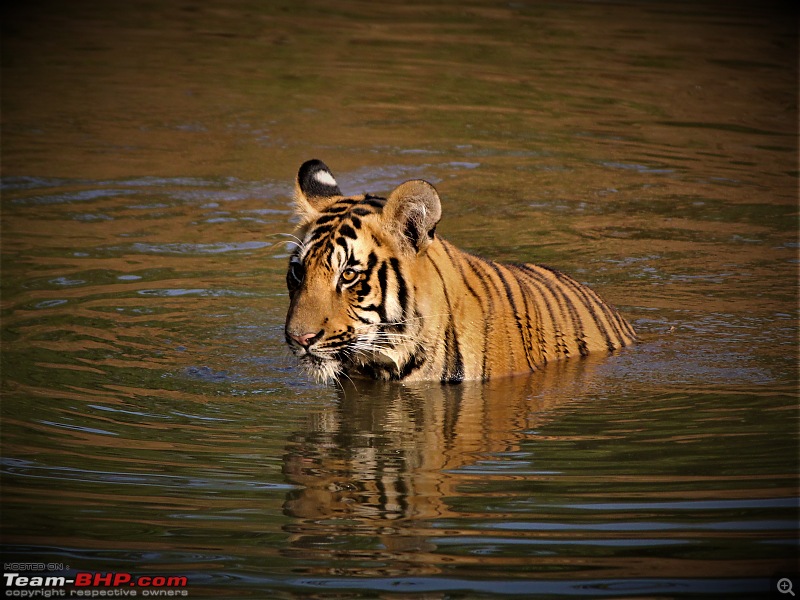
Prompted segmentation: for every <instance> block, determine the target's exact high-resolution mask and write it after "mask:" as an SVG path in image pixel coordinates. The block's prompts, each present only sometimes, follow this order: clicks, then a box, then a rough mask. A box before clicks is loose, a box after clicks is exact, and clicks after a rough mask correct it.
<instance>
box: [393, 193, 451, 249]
mask: <svg viewBox="0 0 800 600" xmlns="http://www.w3.org/2000/svg"><path fill="white" fill-rule="evenodd" d="M382 216H383V220H384V222H385V223H386V225H387V227H388V228H389V229H391V230H393V231H395V232H396V235H397V236H398V237H399V239H400V240H401V242H402V243H403V244H404V245H406V247H409V248H410V249H413V250H414V251H415V252H416V253H417V254H422V253H423V252H425V251H426V250H427V249H428V246H430V245H431V242H433V238H434V233H435V231H436V224H437V223H438V222H439V219H441V218H442V203H441V201H440V200H439V194H437V193H436V188H434V187H433V186H432V185H431V184H430V183H428V182H427V181H423V180H421V179H414V180H412V181H406V182H405V183H403V184H400V185H399V186H398V187H397V188H395V190H394V191H393V192H392V193H391V194H389V198H388V199H387V200H386V205H385V206H384V207H383V214H382Z"/></svg>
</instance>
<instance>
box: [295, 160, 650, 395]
mask: <svg viewBox="0 0 800 600" xmlns="http://www.w3.org/2000/svg"><path fill="white" fill-rule="evenodd" d="M295 202H296V210H297V213H298V215H299V217H300V220H301V223H300V226H299V228H298V230H297V232H296V236H297V239H298V242H299V243H298V244H297V245H296V246H295V248H294V250H293V252H292V254H291V258H290V260H289V270H288V272H287V274H286V283H287V286H288V288H289V297H290V305H289V312H288V314H287V316H286V327H285V333H286V342H287V343H288V344H289V347H290V348H291V350H292V351H293V352H294V354H295V355H296V356H298V357H299V358H300V361H301V364H303V365H304V367H305V368H306V369H307V371H308V372H309V373H310V374H311V375H312V376H314V377H315V378H316V379H317V380H318V381H320V382H325V381H332V380H336V379H337V378H338V377H339V376H341V375H346V376H353V375H361V376H367V377H371V378H375V379H381V380H404V381H419V380H438V381H441V382H442V383H458V382H461V381H463V380H465V379H482V380H488V379H491V378H494V377H500V376H504V375H511V374H513V373H521V372H530V371H535V370H537V369H539V368H541V367H543V366H544V365H546V364H547V363H548V362H550V361H555V360H560V359H563V358H569V357H572V356H584V355H586V354H587V353H589V352H597V351H614V350H616V349H618V348H621V347H625V346H627V345H629V344H631V343H632V342H633V341H634V340H635V337H636V334H635V333H634V331H633V328H632V327H631V326H630V325H629V324H628V323H627V321H625V319H623V318H622V317H621V316H620V315H619V314H618V313H617V311H616V310H615V309H614V308H612V307H611V306H609V305H608V304H606V303H605V302H603V301H602V300H601V299H600V298H599V297H598V296H597V294H595V293H594V292H593V291H592V290H590V289H588V288H587V287H585V286H583V285H581V284H579V283H578V282H576V281H575V280H574V279H572V278H571V277H568V276H567V275H564V274H563V273H559V272H558V271H555V270H553V269H550V268H547V267H542V266H537V265H532V264H514V265H503V264H498V263H495V262H492V261H490V260H485V259H482V258H478V257H476V256H472V255H470V254H467V253H466V252H463V251H462V250H459V249H458V248H456V247H455V246H453V245H451V244H449V243H448V242H446V241H445V240H443V239H441V238H440V237H439V236H437V235H436V233H435V230H436V224H437V223H438V222H439V218H440V217H441V214H442V210H441V204H440V201H439V196H438V194H437V193H436V190H435V189H434V187H433V186H432V185H431V184H429V183H427V182H425V181H422V180H413V181H407V182H405V183H403V184H401V185H400V186H398V187H397V188H396V189H395V190H394V191H392V192H391V193H390V194H389V196H388V197H387V198H383V197H379V196H374V195H372V194H366V195H360V196H344V195H343V194H342V192H341V191H340V189H339V186H338V184H337V183H336V179H335V178H334V177H333V174H332V173H331V171H330V170H329V169H328V167H327V166H325V164H324V163H323V162H321V161H319V160H310V161H307V162H306V163H304V164H303V165H302V166H301V167H300V170H299V172H298V174H297V181H296V185H295Z"/></svg>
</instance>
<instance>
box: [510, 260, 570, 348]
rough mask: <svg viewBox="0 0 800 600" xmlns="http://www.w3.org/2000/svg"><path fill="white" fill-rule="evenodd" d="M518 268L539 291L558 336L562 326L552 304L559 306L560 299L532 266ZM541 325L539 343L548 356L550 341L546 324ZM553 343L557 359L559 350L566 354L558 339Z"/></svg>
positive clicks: (539, 296) (518, 266)
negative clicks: (546, 335)
mask: <svg viewBox="0 0 800 600" xmlns="http://www.w3.org/2000/svg"><path fill="white" fill-rule="evenodd" d="M517 268H518V269H520V270H521V272H522V273H524V274H525V275H526V276H527V279H528V281H529V282H530V283H531V285H533V286H534V287H535V288H536V289H537V290H538V292H539V293H538V296H537V297H538V298H539V299H540V300H541V301H542V303H544V306H545V308H546V309H547V315H548V317H549V318H550V326H551V327H552V328H553V334H554V335H556V336H558V332H559V327H560V324H559V321H558V319H556V315H555V312H554V310H553V304H552V301H554V302H555V303H556V304H558V303H559V302H558V298H557V297H556V296H555V294H553V290H552V289H550V286H549V285H547V283H546V280H542V278H541V274H540V273H538V272H537V271H535V270H533V269H532V268H531V265H524V264H523V265H517ZM548 293H549V296H551V297H552V301H551V298H548ZM559 308H560V306H559ZM540 314H541V313H540ZM541 323H542V325H541V326H540V332H539V343H540V344H541V348H542V352H543V353H544V354H545V355H546V354H547V346H548V340H547V339H546V337H545V333H544V322H541ZM553 341H554V342H555V346H554V349H555V354H556V358H557V357H558V352H559V350H561V351H562V354H564V352H563V348H561V346H560V344H559V340H558V338H557V337H556V339H555V340H553ZM545 362H546V359H545Z"/></svg>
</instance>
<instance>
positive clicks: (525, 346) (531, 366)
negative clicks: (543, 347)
mask: <svg viewBox="0 0 800 600" xmlns="http://www.w3.org/2000/svg"><path fill="white" fill-rule="evenodd" d="M485 264H486V265H487V266H488V267H490V268H491V269H493V270H494V272H495V273H497V276H498V277H499V278H500V281H502V282H503V287H504V288H505V290H506V298H508V302H509V304H510V305H511V310H512V311H514V320H515V321H516V322H517V329H518V330H519V337H520V340H521V341H522V347H523V349H524V350H525V360H527V361H528V368H529V369H530V370H531V371H534V370H535V365H534V361H533V360H532V359H531V353H530V344H529V343H528V341H527V340H526V339H525V329H524V328H523V326H522V320H521V319H520V317H519V314H520V313H519V309H518V308H517V303H516V302H515V301H514V295H513V293H512V292H511V286H510V285H509V284H508V280H506V277H505V275H503V272H502V271H501V270H500V269H501V266H500V265H498V264H497V263H495V262H492V261H488V260H487V261H485ZM520 291H521V290H520Z"/></svg>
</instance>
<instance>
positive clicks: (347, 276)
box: [342, 269, 358, 283]
mask: <svg viewBox="0 0 800 600" xmlns="http://www.w3.org/2000/svg"><path fill="white" fill-rule="evenodd" d="M357 277H358V271H356V270H355V269H345V270H344V271H342V281H344V282H345V283H352V282H353V281H355V280H356V278H357Z"/></svg>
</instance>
